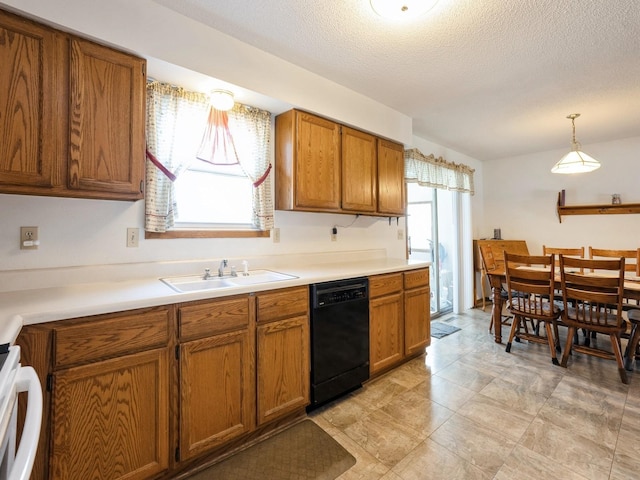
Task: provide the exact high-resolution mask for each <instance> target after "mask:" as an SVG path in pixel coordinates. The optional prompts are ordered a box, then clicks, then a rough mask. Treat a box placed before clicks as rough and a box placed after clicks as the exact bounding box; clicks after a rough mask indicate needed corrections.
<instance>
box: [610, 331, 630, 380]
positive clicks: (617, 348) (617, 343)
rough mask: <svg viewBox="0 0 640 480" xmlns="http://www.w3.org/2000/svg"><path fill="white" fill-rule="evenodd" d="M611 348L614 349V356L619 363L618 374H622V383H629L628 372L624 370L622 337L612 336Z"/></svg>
mask: <svg viewBox="0 0 640 480" xmlns="http://www.w3.org/2000/svg"><path fill="white" fill-rule="evenodd" d="M610 337H611V346H612V347H613V354H614V355H615V356H616V362H618V372H619V373H620V380H622V383H625V384H626V383H629V379H628V378H627V371H626V370H625V369H624V363H623V361H622V352H621V349H620V337H618V336H616V335H615V334H611V335H610Z"/></svg>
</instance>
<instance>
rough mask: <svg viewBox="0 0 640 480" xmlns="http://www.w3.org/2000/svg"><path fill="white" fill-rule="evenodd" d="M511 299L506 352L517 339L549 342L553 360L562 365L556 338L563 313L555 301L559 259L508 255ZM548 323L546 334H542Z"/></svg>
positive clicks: (507, 267)
mask: <svg viewBox="0 0 640 480" xmlns="http://www.w3.org/2000/svg"><path fill="white" fill-rule="evenodd" d="M504 264H505V274H506V277H507V292H508V295H509V300H508V302H507V308H508V309H509V311H510V312H511V314H512V315H513V322H512V323H511V332H510V333H509V340H508V342H507V348H506V351H507V352H510V351H511V345H512V342H513V340H514V338H515V339H516V341H519V340H520V339H524V340H528V341H530V342H536V343H546V344H548V345H549V350H550V352H551V361H552V362H553V364H554V365H558V358H557V357H556V339H557V338H558V324H557V322H558V320H559V318H560V315H561V313H562V310H561V309H560V308H559V307H558V305H557V304H556V303H554V301H553V294H554V291H555V279H554V277H555V269H554V265H555V256H554V255H553V254H552V255H543V256H532V255H517V254H510V253H507V252H505V253H504ZM540 324H544V331H545V333H546V335H541V334H540Z"/></svg>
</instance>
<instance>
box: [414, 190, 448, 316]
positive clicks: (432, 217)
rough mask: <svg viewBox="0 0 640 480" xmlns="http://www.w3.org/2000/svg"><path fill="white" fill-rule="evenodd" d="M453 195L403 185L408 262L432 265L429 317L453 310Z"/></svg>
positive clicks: (446, 191) (446, 192)
mask: <svg viewBox="0 0 640 480" xmlns="http://www.w3.org/2000/svg"><path fill="white" fill-rule="evenodd" d="M454 195H455V193H454V192H451V191H449V190H442V189H435V188H430V187H421V186H420V185H418V184H417V183H408V184H407V213H408V217H407V235H408V241H409V258H410V259H412V260H424V261H428V262H432V264H431V265H432V266H431V272H430V273H431V279H430V283H431V315H432V317H435V316H438V315H440V314H443V313H448V312H451V311H452V309H453V301H454V299H453V290H454V282H455V281H456V279H455V276H456V275H455V268H454V266H455V264H457V263H456V262H454V258H453V256H454V254H455V252H456V250H457V248H456V246H457V244H458V240H457V235H458V234H457V230H458V229H457V218H456V215H455V209H454V201H455V199H454Z"/></svg>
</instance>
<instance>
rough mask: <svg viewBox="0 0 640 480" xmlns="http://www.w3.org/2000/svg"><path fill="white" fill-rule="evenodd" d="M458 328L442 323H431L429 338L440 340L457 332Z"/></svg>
mask: <svg viewBox="0 0 640 480" xmlns="http://www.w3.org/2000/svg"><path fill="white" fill-rule="evenodd" d="M459 330H460V329H459V328H458V327H454V326H453V325H447V324H446V323H442V322H431V336H432V337H434V338H442V337H446V336H447V335H451V334H452V333H455V332H457V331H459Z"/></svg>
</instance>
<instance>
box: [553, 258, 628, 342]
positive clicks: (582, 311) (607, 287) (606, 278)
mask: <svg viewBox="0 0 640 480" xmlns="http://www.w3.org/2000/svg"><path fill="white" fill-rule="evenodd" d="M624 265H625V259H624V257H619V258H617V259H615V260H614V259H611V260H594V259H581V258H575V257H565V256H564V255H560V287H561V289H562V298H563V302H564V308H565V310H567V309H568V308H569V307H571V308H572V309H573V310H572V311H573V312H575V313H576V314H575V315H571V317H573V318H574V321H576V322H578V323H579V324H580V327H581V328H587V329H589V327H594V328H595V327H598V326H606V325H610V324H611V321H612V319H613V318H615V324H616V325H617V326H620V325H622V321H623V320H622V303H623V293H624ZM580 269H582V270H583V271H584V272H596V273H580Z"/></svg>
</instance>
